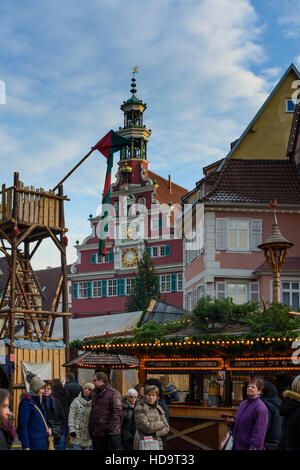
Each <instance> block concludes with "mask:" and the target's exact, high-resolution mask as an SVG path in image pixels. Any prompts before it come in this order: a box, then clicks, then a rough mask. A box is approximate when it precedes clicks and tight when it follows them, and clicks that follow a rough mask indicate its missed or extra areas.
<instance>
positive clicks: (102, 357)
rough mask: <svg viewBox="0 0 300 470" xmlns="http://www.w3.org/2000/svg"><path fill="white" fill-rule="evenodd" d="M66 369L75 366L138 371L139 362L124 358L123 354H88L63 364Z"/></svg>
mask: <svg viewBox="0 0 300 470" xmlns="http://www.w3.org/2000/svg"><path fill="white" fill-rule="evenodd" d="M63 366H64V367H70V366H75V367H77V368H87V369H97V368H101V367H103V369H105V368H110V369H136V368H137V367H139V360H138V359H137V358H135V357H133V356H123V355H122V354H112V355H108V354H101V353H100V354H96V353H93V352H86V353H83V354H81V355H80V356H78V357H76V358H75V359H72V361H69V362H66V363H65V364H63Z"/></svg>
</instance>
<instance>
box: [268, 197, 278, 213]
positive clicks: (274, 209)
mask: <svg viewBox="0 0 300 470" xmlns="http://www.w3.org/2000/svg"><path fill="white" fill-rule="evenodd" d="M269 207H270V209H273V211H277V199H274V201H273V202H272V201H270V203H269Z"/></svg>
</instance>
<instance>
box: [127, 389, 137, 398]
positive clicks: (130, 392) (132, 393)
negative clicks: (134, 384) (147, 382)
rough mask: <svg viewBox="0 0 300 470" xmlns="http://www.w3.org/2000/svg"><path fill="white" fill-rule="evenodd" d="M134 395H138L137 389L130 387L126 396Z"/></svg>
mask: <svg viewBox="0 0 300 470" xmlns="http://www.w3.org/2000/svg"><path fill="white" fill-rule="evenodd" d="M133 395H136V396H137V395H138V392H137V391H136V390H135V388H130V389H129V390H128V391H127V393H126V397H132V396H133Z"/></svg>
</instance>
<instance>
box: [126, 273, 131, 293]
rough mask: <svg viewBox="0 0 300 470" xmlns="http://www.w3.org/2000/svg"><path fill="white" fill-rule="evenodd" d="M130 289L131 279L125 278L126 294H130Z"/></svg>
mask: <svg viewBox="0 0 300 470" xmlns="http://www.w3.org/2000/svg"><path fill="white" fill-rule="evenodd" d="M131 289H132V279H131V277H127V278H126V295H130V294H131Z"/></svg>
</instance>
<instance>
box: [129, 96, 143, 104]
mask: <svg viewBox="0 0 300 470" xmlns="http://www.w3.org/2000/svg"><path fill="white" fill-rule="evenodd" d="M130 103H140V100H139V99H138V98H137V97H136V96H135V95H132V97H131V98H129V100H127V101H126V104H130Z"/></svg>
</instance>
